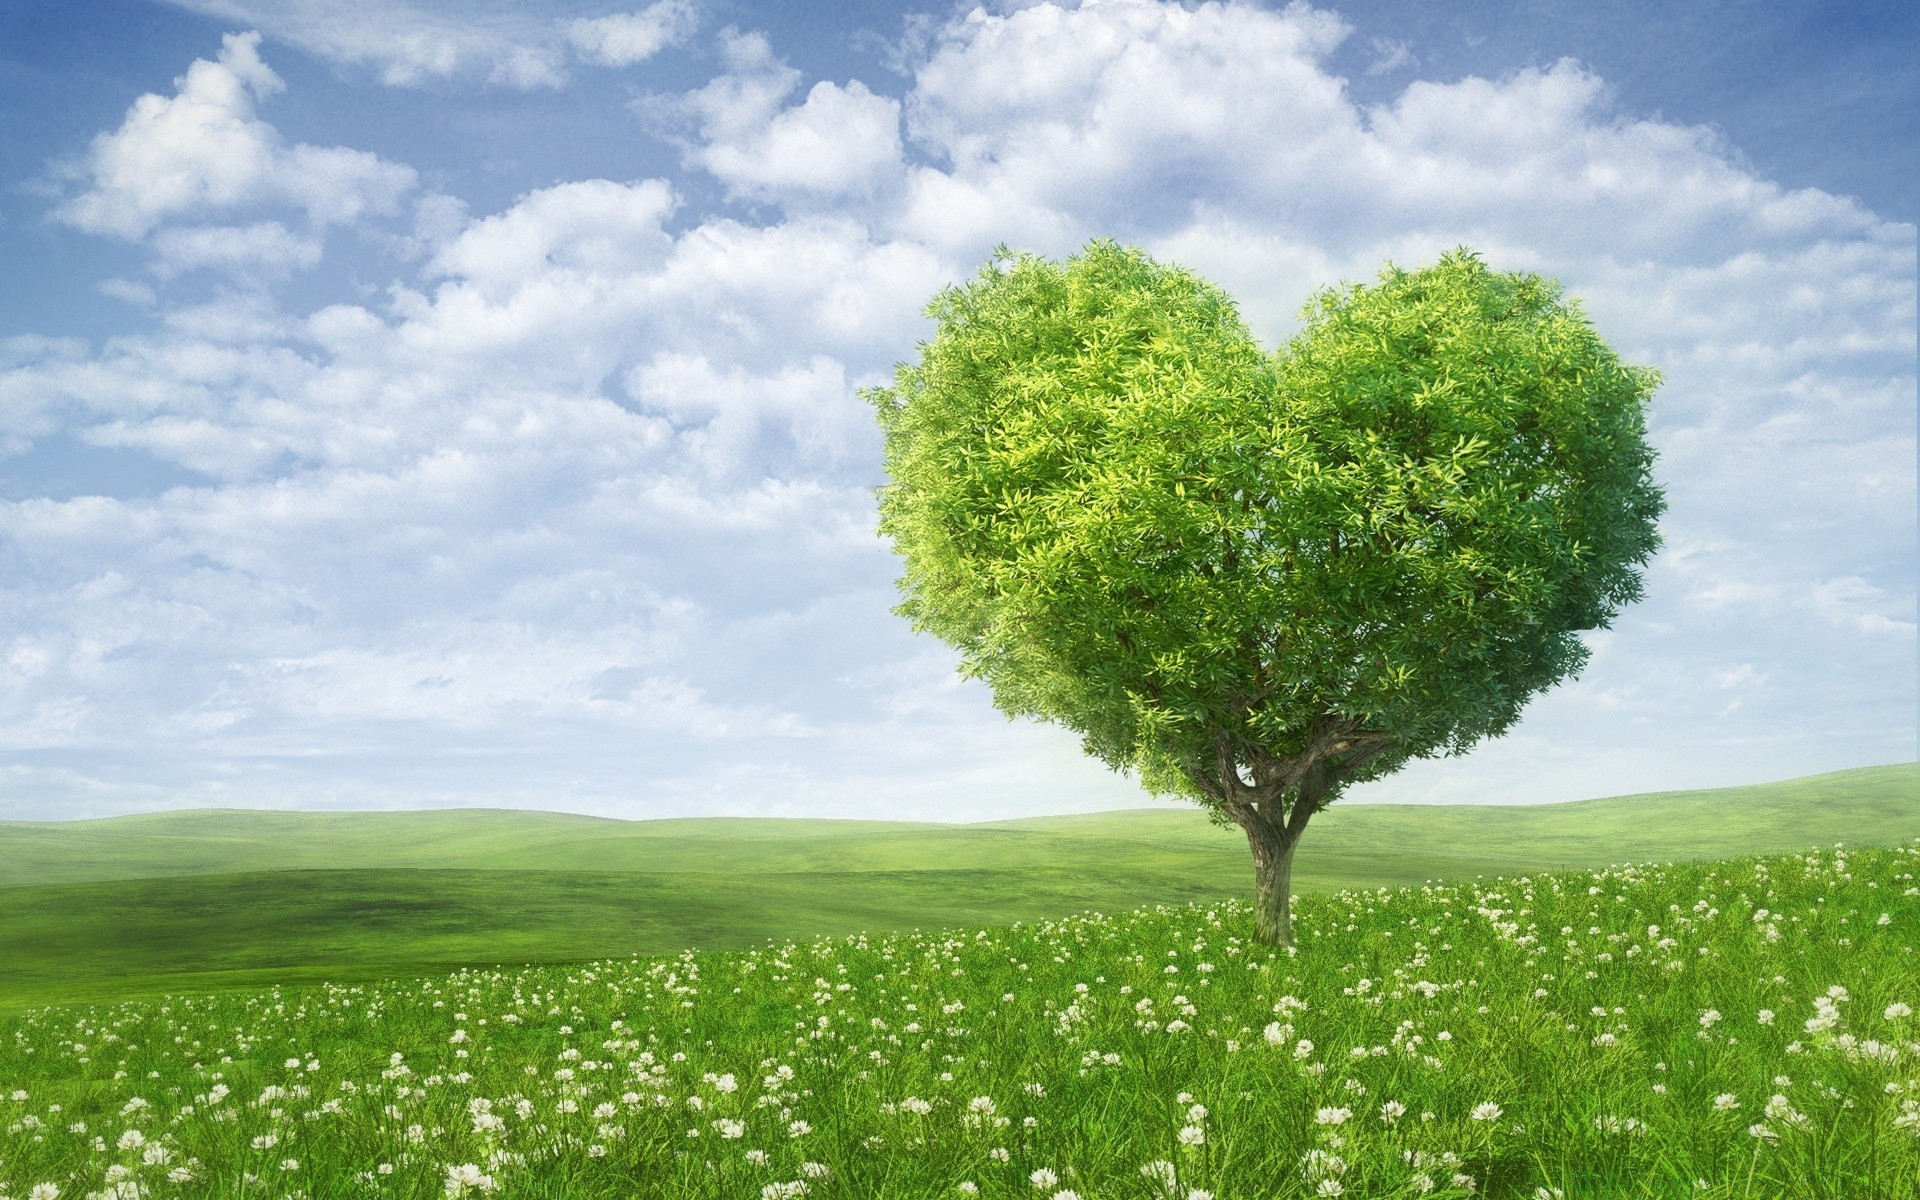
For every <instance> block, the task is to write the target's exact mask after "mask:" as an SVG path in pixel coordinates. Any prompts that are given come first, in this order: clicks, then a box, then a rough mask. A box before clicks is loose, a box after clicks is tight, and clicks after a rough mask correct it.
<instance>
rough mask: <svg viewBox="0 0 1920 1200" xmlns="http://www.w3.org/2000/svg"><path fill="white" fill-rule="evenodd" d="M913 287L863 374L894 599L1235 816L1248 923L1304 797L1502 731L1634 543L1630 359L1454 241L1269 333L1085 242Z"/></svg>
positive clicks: (968, 667)
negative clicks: (911, 333) (1284, 333)
mask: <svg viewBox="0 0 1920 1200" xmlns="http://www.w3.org/2000/svg"><path fill="white" fill-rule="evenodd" d="M927 313H928V315H929V316H931V317H933V318H935V320H936V321H937V322H938V330H937V332H936V334H935V335H934V337H933V339H932V340H931V341H930V342H926V343H923V344H922V345H921V346H920V361H919V362H918V363H915V364H903V365H901V366H900V367H899V368H898V369H897V372H896V376H895V382H894V385H893V387H891V388H876V389H872V390H871V391H870V392H868V393H867V395H868V398H869V399H870V400H871V401H872V402H873V403H874V404H875V405H876V407H877V409H878V411H879V415H880V421H881V424H882V425H883V427H884V429H885V432H886V461H887V473H888V476H889V478H890V480H891V482H890V483H888V484H887V485H886V486H884V487H883V488H881V489H880V529H881V532H883V533H885V534H887V535H889V536H891V537H892V539H893V542H894V546H895V548H896V549H897V550H898V551H899V553H900V554H901V555H902V557H903V558H904V559H905V561H906V571H905V575H904V577H903V578H902V579H901V581H900V587H901V590H902V592H903V593H904V595H905V600H904V601H903V602H902V603H901V605H900V606H899V608H898V609H897V610H896V611H897V612H899V613H900V614H901V615H902V616H905V617H907V618H908V619H909V620H911V621H912V622H913V624H914V626H915V628H917V629H920V630H923V631H926V632H930V633H933V634H935V635H937V636H939V637H941V638H943V639H945V640H946V641H947V642H949V643H951V644H952V645H954V646H955V647H956V648H958V649H959V651H960V653H961V655H962V658H963V664H964V665H963V670H964V672H965V673H966V674H968V675H971V676H974V677H977V678H980V679H984V680H985V681H986V682H987V683H988V684H989V685H990V686H991V687H992V689H993V694H994V698H995V703H996V704H997V705H998V707H999V708H1000V709H1001V710H1002V711H1004V712H1006V713H1008V714H1009V715H1014V716H1032V717H1038V718H1041V719H1043V720H1048V721H1054V722H1057V723H1059V724H1062V725H1065V726H1067V727H1068V728H1070V729H1073V730H1074V731H1076V732H1077V733H1079V734H1080V735H1081V737H1082V739H1083V741H1084V745H1085V747H1086V750H1087V752H1088V753H1089V754H1092V755H1093V756H1095V757H1097V758H1099V759H1101V760H1102V761H1104V762H1106V763H1108V764H1109V765H1111V766H1112V767H1114V768H1116V769H1119V770H1125V771H1130V772H1133V773H1135V774H1136V775H1137V777H1138V778H1139V780H1140V782H1141V783H1142V784H1143V785H1144V786H1145V787H1147V788H1148V789H1150V790H1152V791H1154V792H1157V793H1163V794H1165V793H1174V794H1179V795H1183V796H1186V797H1189V798H1191V799H1193V800H1195V801H1197V802H1199V803H1200V804H1202V805H1203V806H1205V807H1206V808H1207V809H1208V810H1209V811H1210V813H1211V815H1212V816H1213V817H1214V819H1215V820H1217V821H1219V822H1221V823H1225V822H1228V821H1231V822H1232V823H1234V824H1236V825H1238V826H1239V827H1240V828H1241V829H1243V830H1245V831H1246V835H1247V840H1248V842H1249V844H1250V845H1251V847H1252V850H1253V860H1254V874H1255V891H1256V913H1257V919H1256V933H1257V936H1258V937H1259V939H1260V940H1262V941H1264V942H1268V943H1288V944H1290V943H1291V941H1292V929H1291V923H1290V917H1289V894H1288V885H1289V876H1290V873H1291V869H1292V862H1293V851H1294V847H1295V846H1296V845H1297V844H1298V842H1299V839H1300V835H1301V832H1302V831H1303V830H1304V829H1305V828H1306V826H1307V822H1308V820H1309V819H1310V818H1311V817H1312V815H1313V814H1314V813H1316V812H1318V811H1319V810H1321V809H1322V808H1324V807H1326V806H1327V804H1329V803H1330V802H1332V801H1333V799H1334V798H1335V797H1336V796H1338V795H1339V793H1340V791H1341V789H1342V788H1344V787H1346V786H1347V785H1349V784H1353V783H1358V782H1362V781H1364V780H1368V779H1375V778H1378V777H1380V776H1382V775H1385V774H1387V773H1389V772H1391V771H1394V770H1396V769H1398V768H1399V767H1400V766H1402V765H1403V764H1404V763H1405V762H1406V761H1407V760H1408V759H1409V758H1414V757H1428V756H1433V755H1440V754H1451V753H1459V752H1461V751H1463V750H1465V749H1466V748H1468V747H1469V746H1471V745H1472V744H1473V743H1475V742H1477V741H1479V740H1480V739H1481V738H1485V737H1490V736H1493V735H1496V734H1499V733H1501V732H1502V731H1504V730H1505V729H1506V728H1507V727H1508V726H1510V725H1511V724H1512V723H1513V722H1514V720H1515V719H1516V718H1517V717H1518V716H1519V713H1520V710H1521V708H1522V706H1523V705H1524V704H1525V703H1526V701H1527V699H1528V698H1529V697H1531V696H1532V695H1533V694H1534V693H1536V692H1539V691H1541V690H1543V689H1545V688H1547V687H1549V686H1551V685H1553V684H1554V683H1556V682H1558V681H1559V680H1562V679H1565V678H1568V677H1570V676H1571V675H1573V674H1575V673H1576V672H1577V671H1578V670H1579V669H1580V667H1581V666H1582V665H1583V664H1584V663H1585V661H1586V658H1587V648H1586V646H1585V645H1584V644H1583V643H1582V641H1581V639H1580V637H1579V634H1580V631H1582V630H1588V629H1599V628H1604V627H1606V625H1607V624H1608V622H1609V621H1610V620H1611V619H1612V618H1613V616H1614V615H1615V614H1616V613H1618V612H1619V610H1620V608H1621V606H1622V605H1624V604H1626V603H1628V602H1630V601H1632V600H1635V599H1638V598H1639V596H1640V594H1641V576H1640V570H1639V568H1640V567H1641V566H1642V564H1644V563H1645V562H1646V561H1647V559H1648V557H1649V556H1650V555H1651V554H1652V553H1653V551H1654V549H1655V548H1656V547H1657V546H1658V545H1659V534H1658V531H1657V528H1656V522H1657V520H1658V518H1659V515H1660V513H1661V511H1662V509H1663V507H1664V500H1663V498H1662V496H1661V493H1660V490H1659V488H1658V487H1656V486H1655V484H1654V482H1653V479H1652V465H1653V457H1654V456H1653V451H1652V450H1651V449H1650V448H1649V447H1648V445H1647V442H1646V424H1645V407H1646V403H1647V400H1648V397H1649V396H1650V395H1651V394H1652V392H1653V389H1654V388H1655V387H1656V386H1657V384H1658V382H1659V376H1658V374H1657V373H1656V372H1654V371H1653V370H1651V369H1649V368H1644V367H1635V366H1629V365H1627V364H1624V363H1622V362H1621V361H1620V359H1619V358H1618V356H1617V355H1615V354H1614V352H1613V351H1612V350H1611V349H1609V348H1608V347H1607V345H1606V344H1605V343H1604V342H1603V341H1602V340H1601V339H1600V337H1599V336H1598V335H1597V334H1596V333H1595V332H1594V329H1593V327H1592V326H1591V325H1590V324H1589V323H1588V321H1587V320H1586V318H1585V317H1584V316H1583V315H1582V314H1581V312H1580V309H1579V307H1578V305H1577V303H1576V304H1567V303H1562V302H1561V300H1560V289H1559V287H1558V286H1557V285H1556V284H1554V283H1553V282H1552V281H1549V280H1544V279H1541V278H1539V277H1536V276H1532V275H1524V274H1507V275H1503V274H1497V273H1495V272H1492V271H1490V270H1488V269H1487V268H1486V266H1484V265H1483V264H1482V263H1481V261H1480V260H1479V258H1478V257H1477V256H1476V255H1474V254H1473V253H1472V252H1470V251H1467V250H1464V249H1463V250H1458V251H1455V252H1453V253H1451V254H1448V255H1446V256H1445V257H1443V258H1442V259H1441V260H1440V261H1439V262H1438V263H1436V264H1434V265H1433V266H1431V267H1427V268H1425V269H1423V270H1419V271H1412V272H1408V271H1403V270H1399V269H1397V268H1393V267H1388V268H1387V269H1386V270H1385V271H1384V272H1383V273H1382V274H1381V276H1380V281H1379V283H1378V284H1377V285H1375V286H1372V287H1368V286H1364V285H1347V286H1343V287H1338V288H1333V289H1329V290H1327V291H1324V292H1322V293H1320V294H1319V295H1317V296H1316V297H1315V298H1314V299H1313V301H1312V302H1311V303H1310V304H1309V305H1308V307H1307V309H1306V311H1305V313H1304V314H1303V315H1304V318H1305V322H1306V323H1305V326H1304V327H1303V328H1302V330H1301V331H1300V333H1299V334H1298V335H1297V336H1296V337H1294V338H1293V340H1292V341H1291V342H1290V343H1289V344H1288V345H1287V346H1286V347H1285V348H1284V349H1282V350H1281V351H1279V352H1278V353H1276V354H1267V353H1265V352H1263V351H1262V350H1261V349H1260V347H1259V346H1258V345H1257V344H1255V342H1254V340H1253V337H1252V336H1251V334H1249V332H1248V331H1247V328H1246V326H1245V325H1244V324H1243V322H1242V321H1241V319H1240V317H1239V314H1238V313H1237V312H1236V310H1235V308H1234V305H1233V302H1232V301H1231V300H1229V299H1228V298H1227V297H1226V295H1225V294H1223V293H1222V292H1221V291H1220V290H1219V289H1218V288H1216V287H1214V286H1212V285H1211V284H1209V283H1207V282H1206V281H1205V280H1202V279H1200V278H1198V277H1197V276H1195V275H1194V274H1192V273H1191V272H1188V271H1186V270H1183V269H1180V268H1178V267H1173V266H1167V265H1162V264H1158V263H1155V262H1154V261H1153V260H1151V259H1150V258H1148V257H1147V256H1146V255H1145V254H1143V253H1141V252H1139V251H1137V250H1133V249H1129V248H1124V247H1120V246H1117V245H1114V244H1113V243H1110V242H1095V243H1093V244H1091V245H1089V246H1088V247H1087V248H1086V249H1085V250H1083V251H1082V252H1081V253H1080V254H1078V255H1077V256H1074V257H1072V258H1069V259H1068V260H1067V261H1066V262H1064V263H1054V262H1050V261H1048V260H1046V259H1043V258H1039V257H1036V256H1032V255H1015V254H1011V253H1009V252H1007V251H1005V250H1004V249H1003V250H1001V251H1000V252H999V253H997V254H996V255H995V257H994V258H993V260H992V261H990V262H989V263H988V264H987V265H986V267H985V268H983V269H982V271H981V272H980V274H979V275H978V276H977V277H976V278H975V279H974V280H973V281H972V282H970V283H968V284H967V285H965V286H963V287H954V288H948V289H946V290H945V291H942V292H941V293H940V294H939V295H938V296H936V297H935V298H934V300H933V302H932V303H931V305H930V306H929V307H928V309H927Z"/></svg>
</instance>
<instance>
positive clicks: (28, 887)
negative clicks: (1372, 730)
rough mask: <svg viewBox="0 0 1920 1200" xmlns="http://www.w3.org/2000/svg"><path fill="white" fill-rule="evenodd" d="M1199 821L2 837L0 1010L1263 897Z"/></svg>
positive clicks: (1369, 882) (547, 823)
mask: <svg viewBox="0 0 1920 1200" xmlns="http://www.w3.org/2000/svg"><path fill="white" fill-rule="evenodd" d="M1916 832H1920V765H1916V764H1897V765H1892V766H1882V767H1868V768H1862V769H1858V770H1852V771H1841V772H1835V773H1833V774H1828V775H1819V776H1813V777H1810V778H1807V779H1798V780H1789V781H1786V782H1783V783H1773V784H1764V785H1758V786H1753V787H1741V788H1725V789H1716V790H1711V791H1696V792H1678V793H1665V794H1658V795H1649V796H1632V797H1622V798H1615V799H1607V800H1594V801H1587V802H1584V803H1578V804H1558V805H1541V806H1530V807H1519V808H1515V807H1502V808H1476V807H1467V806H1445V807H1442V806H1413V805H1362V804H1347V803H1341V804H1336V805H1334V806H1333V807H1332V808H1330V809H1328V810H1327V811H1326V812H1325V813H1322V814H1321V815H1320V816H1318V817H1316V818H1315V821H1314V824H1313V825H1312V826H1311V827H1310V828H1309V829H1308V832H1307V835H1306V838H1305V840H1304V842H1303V844H1302V846H1301V849H1300V852H1299V855H1298V858H1297V860H1296V865H1295V870H1294V887H1295V888H1296V890H1298V891H1300V892H1301V893H1304V894H1313V893H1322V892H1329V891H1333V890H1337V889H1340V888H1358V887H1377V886H1381V885H1390V886H1397V885H1405V884H1420V883H1422V882H1424V881H1426V880H1430V879H1447V880H1460V879H1468V878H1472V877H1474V876H1477V875H1489V876H1492V875H1501V874H1506V875H1514V874H1519V873H1524V872H1534V871H1541V870H1549V869H1558V868H1576V867H1589V868H1591V867H1600V866H1605V865H1607V864H1609V863H1615V862H1624V861H1648V860H1653V859H1659V860H1667V859H1706V858H1723V857H1730V856H1736V855H1747V854H1757V853H1765V852H1770V851H1786V850H1801V849H1805V848H1806V847H1808V846H1811V845H1816V844H1828V845H1830V844H1831V843H1833V842H1835V841H1845V842H1846V843H1848V844H1850V845H1851V844H1862V845H1887V844H1892V843H1894V842H1897V841H1900V840H1902V839H1904V838H1906V837H1909V836H1912V835H1913V834H1914V833H1916ZM1251 890H1252V868H1251V865H1250V861H1249V856H1248V852H1247V846H1246V842H1245V839H1244V838H1243V837H1242V836H1241V834H1240V833H1239V832H1238V831H1237V830H1227V829H1220V828H1217V827H1214V826H1212V825H1209V824H1208V823H1207V821H1206V820H1205V818H1204V817H1203V816H1202V815H1201V814H1200V813H1199V812H1198V811H1195V810H1191V809H1134V810H1126V811H1120V812H1111V813H1098V814H1092V815H1087V816H1067V817H1043V818H1035V819H1029V820H1019V821H1005V822H995V823H990V824H982V825H927V824H911V823H905V822H880V821H825V820H756V819H735V818H704V819H688V820H658V821H617V820H606V819H601V818H593V817H581V816H571V815H566V814H559V813H536V812H514V811H486V810H448V811H435V812H394V813H292V812H259V811H226V810H191V811H181V812H170V813H158V814H153V815H147V816H134V817H117V818H111V819H106V820H93V821H74V822H44V823H40V822H0V1011H4V1010H6V1009H8V1008H19V1007H21V1006H25V1005H33V1004H51V1003H72V1002H84V1001H102V1002H104V1001H112V1000H118V999H123V998H129V997H137V996H153V995H161V994H165V993H178V992H185V991H207V990H217V989H246V988H256V987H262V986H270V985H273V984H281V985H293V984H306V983H316V982H319V981H323V980H325V981H332V982H346V983H353V982H371V981H376V980H380V979H384V978H392V977H401V976H409V975H421V974H433V973H444V972H446V971H449V970H453V969H456V968H459V967H462V966H493V965H496V964H510V965H522V964H540V963H566V962H580V961H586V960H592V959H599V958H608V957H624V956H628V955H632V954H649V955H650V954H671V953H676V952H678V951H680V950H682V949H685V948H688V947H698V948H700V949H702V950H708V949H729V948H734V949H737V948H744V947H748V946H753V945H755V944H758V943H762V942H764V941H766V940H767V939H769V938H778V939H797V938H806V937H811V936H814V935H816V934H844V933H855V932H862V931H864V932H868V933H879V932H886V931H895V930H905V929H912V928H920V929H937V928H945V927H956V926H963V925H972V926H980V925H996V924H1005V923H1008V922H1011V921H1015V920H1039V919H1046V918H1054V917H1063V916H1066V915H1069V914H1071V913H1076V912H1081V911H1085V910H1089V909H1098V910H1101V911H1105V912H1115V911H1121V910H1125V909H1130V908H1133V907H1136V906H1139V905H1143V904H1160V903H1167V904H1181V903H1187V902H1190V901H1213V900H1225V899H1231V898H1236V897H1244V896H1247V895H1249V894H1250V893H1251Z"/></svg>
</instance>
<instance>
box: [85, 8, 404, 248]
mask: <svg viewBox="0 0 1920 1200" xmlns="http://www.w3.org/2000/svg"><path fill="white" fill-rule="evenodd" d="M175 86H176V88H177V89H178V90H177V91H176V92H175V94H174V95H173V96H170V97H168V96H158V95H152V94H148V95H145V96H142V97H140V98H139V99H138V100H136V101H135V102H134V104H133V107H132V108H131V109H129V110H128V112H127V117H126V120H125V121H124V122H123V123H122V124H121V126H120V128H119V129H118V130H115V131H114V132H112V133H103V134H101V135H100V136H99V137H97V138H95V139H94V142H93V146H92V148H91V150H90V151H89V152H88V154H87V157H86V161H85V163H84V165H83V167H82V168H81V176H82V178H83V180H84V182H85V183H86V184H87V185H88V186H87V189H86V190H85V191H83V192H80V193H79V194H78V195H75V196H72V197H70V198H68V199H67V200H66V201H64V202H63V203H61V204H60V205H59V206H58V207H57V208H56V209H55V210H54V215H55V216H56V217H58V218H59V219H60V220H62V221H65V222H66V223H68V224H70V225H73V226H74V227H76V228H79V229H83V230H86V231H87V232H89V233H100V234H108V235H112V236H115V237H123V238H130V239H133V238H141V237H145V236H146V235H147V234H148V233H150V232H152V231H153V229H154V228H155V227H156V226H158V225H160V224H162V223H163V222H168V221H173V220H178V219H181V218H186V219H189V220H194V219H203V218H205V217H208V216H215V215H222V214H229V213H234V212H238V211H242V210H246V209H251V208H257V207H260V206H263V205H284V206H289V207H293V208H299V209H304V210H305V211H306V215H307V218H308V220H309V221H310V222H311V223H312V224H313V225H316V226H324V225H336V224H346V223H349V222H352V221H355V220H358V219H359V218H361V217H362V216H364V215H366V214H368V213H390V212H393V211H395V208H396V205H397V204H398V202H399V198H400V197H401V196H402V195H403V194H405V193H406V192H407V191H408V190H409V189H411V188H412V187H413V184H414V178H415V176H414V172H413V169H412V168H411V167H406V166H402V165H400V164H398V163H390V162H386V161H384V160H383V159H381V158H380V157H379V156H378V155H374V154H369V153H367V152H366V151H364V150H349V149H345V148H343V147H337V146H309V145H305V144H296V145H293V146H287V145H285V144H283V143H282V141H281V139H280V137H279V135H278V134H277V133H276V132H275V130H274V129H273V127H272V126H270V125H268V124H267V123H266V122H264V121H262V120H260V119H259V118H258V117H256V116H255V115H254V106H255V104H256V103H257V102H258V101H259V100H261V99H263V98H264V97H266V96H269V95H272V94H273V93H274V92H277V91H279V90H280V89H281V88H282V86H283V85H282V83H281V81H280V78H279V76H277V75H275V74H274V73H273V71H272V70H271V69H270V68H269V67H268V66H267V65H266V64H265V63H264V62H262V61H261V60H260V35H259V34H257V33H244V34H229V35H228V36H227V37H226V38H225V39H224V42H223V45H222V48H221V51H220V56H219V58H218V59H217V60H214V61H211V62H210V61H208V60H206V59H200V60H197V61H195V62H194V64H193V65H192V66H191V67H189V68H188V69H187V73H186V74H185V75H183V76H181V77H180V78H179V79H178V80H176V81H175Z"/></svg>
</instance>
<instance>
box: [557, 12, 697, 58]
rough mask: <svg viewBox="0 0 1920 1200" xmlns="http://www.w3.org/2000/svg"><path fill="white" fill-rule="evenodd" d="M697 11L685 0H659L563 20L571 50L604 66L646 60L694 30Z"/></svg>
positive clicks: (683, 39) (684, 38) (685, 37)
mask: <svg viewBox="0 0 1920 1200" xmlns="http://www.w3.org/2000/svg"><path fill="white" fill-rule="evenodd" d="M699 23H700V12H699V10H698V9H696V8H695V7H694V6H693V5H692V4H690V3H688V2H687V0H658V3H655V4H649V5H648V6H647V7H645V8H643V9H641V10H639V11H638V12H630V13H614V14H612V15H611V16H605V17H576V18H574V19H573V20H570V21H566V22H564V23H563V25H562V28H563V29H564V30H565V32H566V38H567V42H568V43H569V44H570V45H571V46H572V47H573V49H574V52H575V53H577V54H578V55H580V57H581V58H583V59H585V60H586V61H588V62H590V63H595V64H597V65H599V66H603V67H630V66H632V65H634V64H635V63H641V62H645V61H646V60H647V59H649V58H652V57H653V56H654V55H656V54H658V53H660V51H662V50H664V49H666V48H667V47H668V46H677V45H679V44H680V43H682V42H684V41H686V40H687V38H688V37H690V36H691V35H692V34H693V31H694V29H695V28H697V27H698V25H699Z"/></svg>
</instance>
